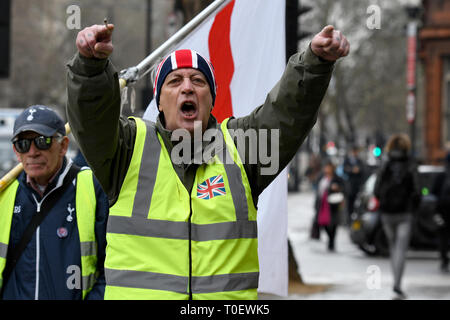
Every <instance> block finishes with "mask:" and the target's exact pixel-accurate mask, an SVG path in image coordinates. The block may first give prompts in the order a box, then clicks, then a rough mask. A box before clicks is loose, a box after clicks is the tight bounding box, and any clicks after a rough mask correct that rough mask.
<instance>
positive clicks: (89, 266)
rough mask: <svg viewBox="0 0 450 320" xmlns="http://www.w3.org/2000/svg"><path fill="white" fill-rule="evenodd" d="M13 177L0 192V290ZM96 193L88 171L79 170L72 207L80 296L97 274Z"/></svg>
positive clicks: (14, 185) (14, 189) (15, 184)
mask: <svg viewBox="0 0 450 320" xmlns="http://www.w3.org/2000/svg"><path fill="white" fill-rule="evenodd" d="M18 187H19V182H18V181H17V180H15V181H14V182H12V183H11V184H10V185H9V186H8V187H7V188H6V189H5V190H4V191H3V192H1V193H0V289H1V287H2V284H3V276H2V275H3V270H4V268H5V265H6V257H7V254H8V244H9V238H10V232H11V222H12V217H13V212H14V203H15V200H16V193H17V188H18ZM96 206H97V198H96V196H95V188H94V182H93V180H92V171H91V170H81V171H80V172H79V173H78V174H77V185H76V196H75V210H76V215H77V227H78V233H79V237H80V250H81V276H82V279H81V286H82V292H83V299H84V298H85V297H86V295H87V293H88V292H89V291H90V290H92V287H93V286H94V284H95V281H96V277H97V276H98V274H97V241H96V238H95V211H96V210H95V209H96Z"/></svg>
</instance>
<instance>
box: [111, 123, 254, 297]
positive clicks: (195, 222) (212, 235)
mask: <svg viewBox="0 0 450 320" xmlns="http://www.w3.org/2000/svg"><path fill="white" fill-rule="evenodd" d="M135 121H136V128H137V132H136V140H135V146H134V150H133V155H132V159H131V162H130V165H129V168H128V171H127V174H126V176H125V179H124V182H123V185H122V187H121V191H120V193H119V197H118V199H117V202H116V203H115V204H114V205H113V206H112V207H111V208H110V214H109V218H108V227H107V248H106V261H105V276H106V289H105V299H189V298H192V299H256V298H257V287H258V277H259V264H258V253H257V251H258V250H257V248H258V240H257V226H256V209H255V206H254V204H253V200H252V195H251V189H250V184H249V182H248V178H247V175H246V173H245V170H244V167H243V165H242V161H241V160H240V158H239V154H238V151H237V149H236V146H235V145H234V142H233V139H232V137H231V136H230V134H229V132H228V130H227V128H226V123H227V120H226V121H224V122H223V123H222V125H221V130H217V135H216V139H222V140H221V141H222V144H221V145H222V149H220V150H217V152H215V154H213V153H211V157H210V159H208V161H206V163H202V164H200V165H199V167H198V168H197V171H196V176H195V181H194V184H193V188H192V191H191V193H190V194H189V192H188V191H187V190H186V188H185V187H184V185H183V183H182V182H181V180H180V179H179V177H178V175H177V173H176V172H175V169H174V168H173V164H172V161H171V157H170V155H169V154H168V151H167V149H166V148H165V146H164V143H163V141H162V138H161V136H160V135H159V134H158V133H157V132H156V128H155V126H154V124H152V123H151V122H147V121H143V120H141V119H139V118H136V119H135ZM217 141H218V140H217Z"/></svg>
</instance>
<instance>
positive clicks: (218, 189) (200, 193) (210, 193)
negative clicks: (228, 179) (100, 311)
mask: <svg viewBox="0 0 450 320" xmlns="http://www.w3.org/2000/svg"><path fill="white" fill-rule="evenodd" d="M226 194H227V192H226V190H225V184H224V183H223V177H222V175H218V176H214V177H211V178H209V179H206V180H205V181H203V182H202V183H200V184H198V185H197V198H199V199H205V200H209V199H212V198H214V197H215V196H224V195H226Z"/></svg>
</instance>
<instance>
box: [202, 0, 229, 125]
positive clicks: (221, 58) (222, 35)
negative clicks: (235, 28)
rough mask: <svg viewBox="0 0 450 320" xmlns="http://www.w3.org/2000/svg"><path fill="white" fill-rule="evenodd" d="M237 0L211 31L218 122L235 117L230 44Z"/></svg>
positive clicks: (215, 113)
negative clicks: (231, 85) (231, 86)
mask: <svg viewBox="0 0 450 320" xmlns="http://www.w3.org/2000/svg"><path fill="white" fill-rule="evenodd" d="M234 2H235V0H233V1H231V2H230V3H229V4H227V5H226V6H225V7H224V8H223V9H222V10H221V11H220V12H219V13H218V14H217V15H216V17H215V18H214V22H213V24H212V27H211V30H210V31H209V37H208V46H209V57H210V59H211V63H212V65H213V66H214V71H215V74H216V82H217V96H216V102H215V105H214V109H213V111H212V113H213V115H214V116H215V117H216V119H217V121H219V122H222V120H223V119H225V118H228V117H231V116H232V115H233V106H232V101H231V91H230V83H231V79H232V78H233V73H234V62H233V54H232V52H231V44H230V25H231V13H232V12H233V7H234Z"/></svg>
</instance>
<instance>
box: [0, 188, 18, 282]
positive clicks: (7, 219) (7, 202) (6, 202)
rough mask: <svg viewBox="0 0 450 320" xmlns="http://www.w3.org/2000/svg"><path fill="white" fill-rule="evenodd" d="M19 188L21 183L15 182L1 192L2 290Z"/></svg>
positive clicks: (0, 260)
mask: <svg viewBox="0 0 450 320" xmlns="http://www.w3.org/2000/svg"><path fill="white" fill-rule="evenodd" d="M18 187H19V182H18V181H17V180H14V181H13V182H12V183H11V184H10V185H9V186H8V187H7V188H6V189H5V190H3V192H0V289H1V288H2V286H3V270H4V269H5V265H6V256H7V254H8V243H9V235H10V231H11V222H12V216H13V213H14V203H15V201H16V193H17V188H18Z"/></svg>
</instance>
